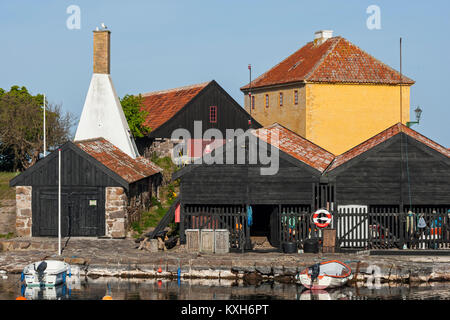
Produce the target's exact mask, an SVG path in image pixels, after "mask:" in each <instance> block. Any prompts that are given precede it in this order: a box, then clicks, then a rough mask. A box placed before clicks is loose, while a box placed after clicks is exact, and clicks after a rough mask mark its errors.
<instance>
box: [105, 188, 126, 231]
mask: <svg viewBox="0 0 450 320" xmlns="http://www.w3.org/2000/svg"><path fill="white" fill-rule="evenodd" d="M127 204H128V198H127V195H126V193H125V190H124V189H123V188H121V187H107V188H106V198H105V222H106V230H105V231H106V232H105V235H106V236H107V237H111V238H124V237H125V236H126V229H127V226H126V221H127Z"/></svg>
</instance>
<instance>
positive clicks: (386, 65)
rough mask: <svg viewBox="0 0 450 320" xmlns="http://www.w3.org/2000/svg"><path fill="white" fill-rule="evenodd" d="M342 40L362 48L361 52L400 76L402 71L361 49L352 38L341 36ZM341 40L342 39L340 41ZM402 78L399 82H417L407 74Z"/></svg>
mask: <svg viewBox="0 0 450 320" xmlns="http://www.w3.org/2000/svg"><path fill="white" fill-rule="evenodd" d="M340 38H341V39H340V40H341V41H342V40H343V41H344V42H346V43H348V45H349V46H353V47H355V48H356V49H358V50H360V51H361V52H363V53H364V54H366V55H368V56H369V57H370V58H372V59H374V60H375V61H376V62H377V63H379V64H381V65H383V66H384V67H386V68H388V69H389V70H391V71H392V72H394V73H398V74H399V76H400V71H398V70H395V69H394V68H392V67H391V66H389V65H388V64H386V63H384V62H383V61H381V60H380V59H377V58H375V57H374V56H373V55H371V54H370V53H368V52H367V51H365V50H363V49H361V48H360V47H359V46H358V45H356V44H354V43H353V42H351V41H350V40H348V39H346V38H344V37H340ZM339 42H340V41H339ZM401 80H403V81H402V82H401V81H400V80H399V81H398V83H401V84H414V83H416V82H415V81H414V80H412V79H410V78H408V77H407V76H405V75H404V74H402V75H401Z"/></svg>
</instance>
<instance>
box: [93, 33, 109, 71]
mask: <svg viewBox="0 0 450 320" xmlns="http://www.w3.org/2000/svg"><path fill="white" fill-rule="evenodd" d="M110 38H111V31H109V30H95V31H94V73H103V74H110V66H111V48H110V43H111V41H110Z"/></svg>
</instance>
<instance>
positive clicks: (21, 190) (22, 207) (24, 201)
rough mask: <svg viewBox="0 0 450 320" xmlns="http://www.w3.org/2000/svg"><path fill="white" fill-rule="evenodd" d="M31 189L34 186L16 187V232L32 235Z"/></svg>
mask: <svg viewBox="0 0 450 320" xmlns="http://www.w3.org/2000/svg"><path fill="white" fill-rule="evenodd" d="M31 191H32V187H25V186H19V187H16V234H17V236H19V237H31V223H32V218H31Z"/></svg>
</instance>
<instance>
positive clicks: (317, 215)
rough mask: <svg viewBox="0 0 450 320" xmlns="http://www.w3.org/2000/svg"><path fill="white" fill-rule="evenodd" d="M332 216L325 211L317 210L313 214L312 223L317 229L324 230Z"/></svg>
mask: <svg viewBox="0 0 450 320" xmlns="http://www.w3.org/2000/svg"><path fill="white" fill-rule="evenodd" d="M332 219H333V216H332V215H331V213H330V212H329V211H327V210H325V209H319V210H317V211H316V212H314V214H313V222H314V224H315V225H316V226H317V227H319V228H326V227H328V225H329V224H330V223H331V220H332Z"/></svg>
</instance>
